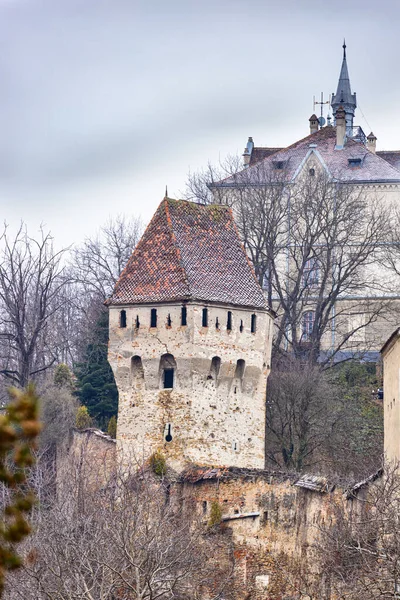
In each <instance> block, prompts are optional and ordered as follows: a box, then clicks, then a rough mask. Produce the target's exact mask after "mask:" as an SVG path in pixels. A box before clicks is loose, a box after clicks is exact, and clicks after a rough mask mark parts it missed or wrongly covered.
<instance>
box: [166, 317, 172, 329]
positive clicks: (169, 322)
mask: <svg viewBox="0 0 400 600" xmlns="http://www.w3.org/2000/svg"><path fill="white" fill-rule="evenodd" d="M171 325H172V321H171V315H170V314H168V317H167V327H171Z"/></svg>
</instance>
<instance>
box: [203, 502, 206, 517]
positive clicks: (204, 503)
mask: <svg viewBox="0 0 400 600" xmlns="http://www.w3.org/2000/svg"><path fill="white" fill-rule="evenodd" d="M206 512H207V500H203V515H205V514H206Z"/></svg>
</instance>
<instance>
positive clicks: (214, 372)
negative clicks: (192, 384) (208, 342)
mask: <svg viewBox="0 0 400 600" xmlns="http://www.w3.org/2000/svg"><path fill="white" fill-rule="evenodd" d="M220 368H221V359H220V357H219V356H213V357H212V360H211V367H210V373H209V375H208V377H207V379H213V380H214V381H217V379H218V373H219V370H220Z"/></svg>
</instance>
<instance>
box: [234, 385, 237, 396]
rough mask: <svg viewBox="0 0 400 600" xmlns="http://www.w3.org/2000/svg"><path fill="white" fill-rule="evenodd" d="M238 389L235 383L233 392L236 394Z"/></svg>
mask: <svg viewBox="0 0 400 600" xmlns="http://www.w3.org/2000/svg"><path fill="white" fill-rule="evenodd" d="M236 390H237V387H236V385H235V387H234V388H233V393H234V394H236Z"/></svg>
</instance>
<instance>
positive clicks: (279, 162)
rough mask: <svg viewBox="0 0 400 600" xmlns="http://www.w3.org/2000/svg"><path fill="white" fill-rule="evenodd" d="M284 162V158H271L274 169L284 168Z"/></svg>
mask: <svg viewBox="0 0 400 600" xmlns="http://www.w3.org/2000/svg"><path fill="white" fill-rule="evenodd" d="M286 163H287V161H286V160H273V161H272V164H273V165H274V169H278V170H281V169H284V168H285V167H286Z"/></svg>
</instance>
